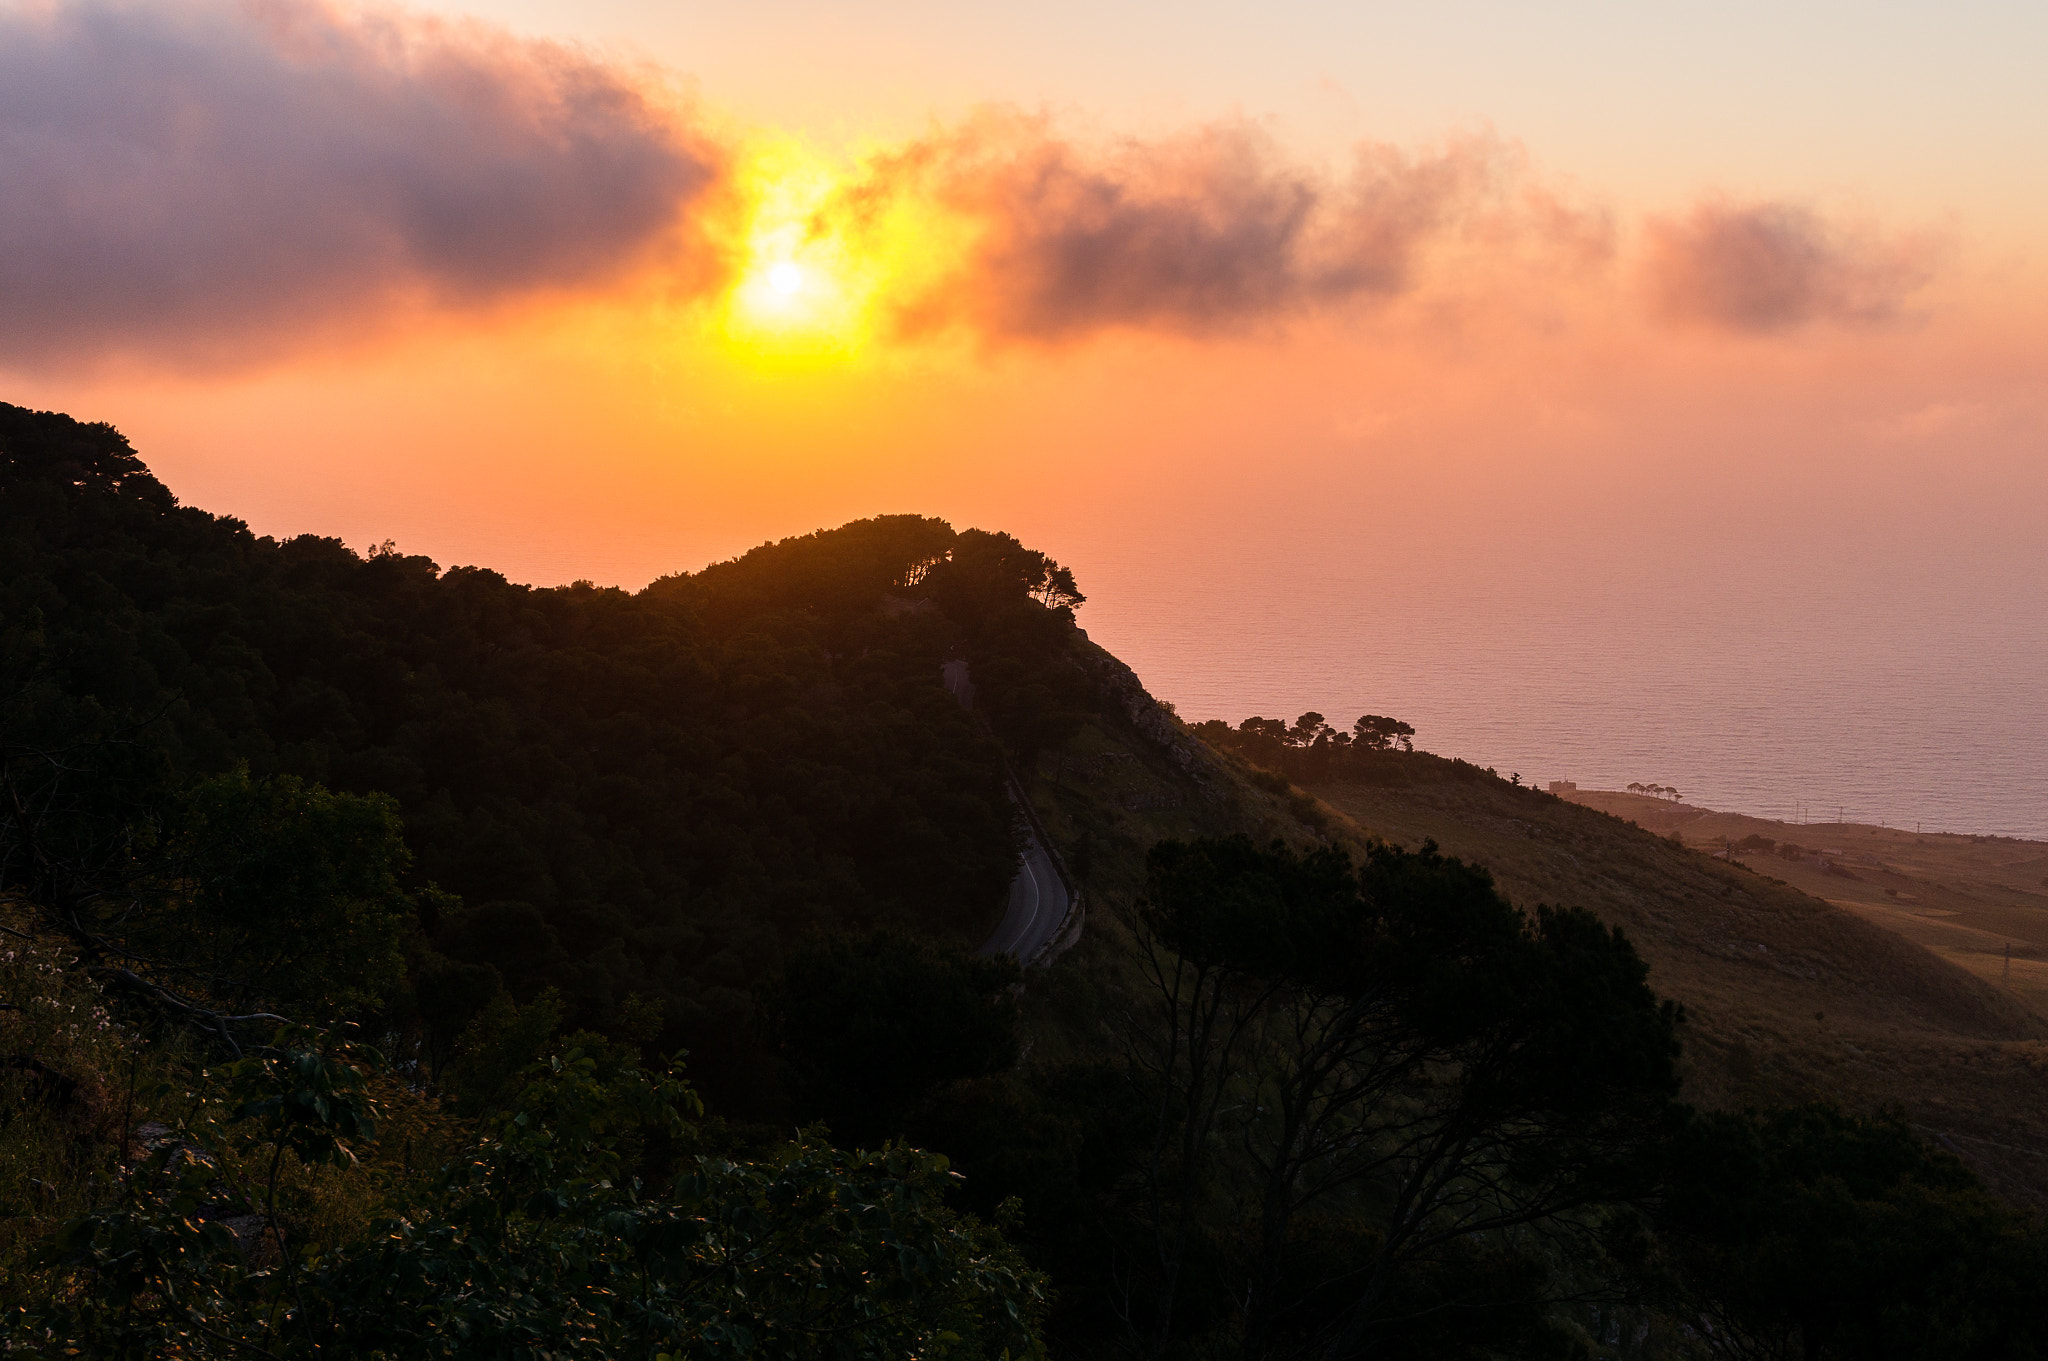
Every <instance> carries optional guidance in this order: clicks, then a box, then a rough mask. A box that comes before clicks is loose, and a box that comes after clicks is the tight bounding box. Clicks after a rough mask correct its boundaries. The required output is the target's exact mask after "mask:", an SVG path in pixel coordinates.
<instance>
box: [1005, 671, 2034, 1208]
mask: <svg viewBox="0 0 2048 1361" xmlns="http://www.w3.org/2000/svg"><path fill="white" fill-rule="evenodd" d="M1081 652H1082V653H1083V654H1084V655H1085V657H1086V659H1087V661H1088V664H1089V665H1091V666H1092V667H1094V668H1096V669H1097V671H1098V677H1097V678H1098V681H1099V682H1100V684H1101V687H1102V689H1103V690H1104V692H1105V693H1106V694H1108V695H1110V696H1111V697H1112V698H1113V699H1114V700H1115V702H1114V703H1112V704H1110V705H1108V706H1106V707H1107V709H1108V710H1109V712H1108V713H1107V714H1105V716H1103V717H1102V718H1100V719H1099V720H1098V721H1096V722H1093V723H1091V724H1089V725H1088V726H1087V727H1085V728H1084V729H1083V730H1082V731H1081V732H1080V733H1079V734H1077V735H1076V736H1075V737H1074V738H1073V739H1072V740H1071V741H1069V742H1067V743H1066V744H1064V746H1063V747H1062V748H1061V749H1059V750H1057V751H1052V752H1047V753H1045V754H1043V755H1042V756H1041V757H1040V758H1039V760H1038V761H1037V762H1036V764H1035V766H1034V767H1033V768H1032V769H1029V770H1024V771H1020V775H1022V777H1023V778H1024V780H1025V783H1026V786H1027V788H1028V790H1029V792H1030V795H1031V798H1032V802H1033V804H1034V806H1035V807H1036V808H1037V809H1038V811H1039V814H1040V816H1041V818H1042V820H1043V821H1044V822H1045V824H1046V827H1047V830H1048V832H1049V833H1050V835H1051V837H1052V840H1053V842H1054V845H1055V847H1056V848H1057V849H1058V850H1059V851H1060V852H1061V854H1062V855H1063V856H1065V857H1066V859H1067V861H1068V863H1069V864H1070V865H1071V866H1072V867H1073V868H1074V869H1075V871H1076V873H1077V876H1078V877H1079V878H1080V879H1081V880H1082V882H1083V889H1084V894H1085V897H1086V899H1087V903H1088V909H1089V919H1088V926H1087V930H1086V932H1085V934H1084V935H1083V937H1082V940H1081V943H1080V944H1079V945H1078V946H1077V947H1076V948H1075V949H1074V950H1073V951H1072V952H1070V953H1069V954H1068V955H1066V956H1065V957H1063V959H1062V960H1061V962H1060V966H1059V967H1058V968H1054V969H1052V970H1049V971H1047V972H1046V973H1043V974H1041V975H1038V976H1037V977H1036V978H1035V979H1034V981H1033V983H1032V985H1031V987H1030V989H1029V993H1028V995H1027V1006H1026V1022H1027V1027H1028V1030H1029V1032H1030V1035H1031V1040H1032V1055H1033V1060H1034V1061H1050V1062H1057V1061H1059V1060H1060V1059H1062V1058H1064V1057H1069V1056H1074V1055H1078V1054H1089V1053H1093V1054H1099V1053H1101V1052H1102V1048H1103V1046H1104V1045H1105V1044H1106V1043H1110V1042H1113V1036H1112V1028H1111V1026H1110V1024H1109V1022H1110V1018H1109V1017H1108V1016H1107V1015H1106V1014H1104V1011H1103V1008H1105V1007H1108V1006H1111V1005H1114V1001H1113V999H1114V998H1115V996H1116V995H1117V993H1118V988H1119V984H1120V981H1121V980H1120V978H1119V975H1120V973H1121V971H1122V966H1123V963H1124V961H1125V959H1126V956H1125V954H1124V951H1123V944H1124V936H1123V933H1122V930H1121V928H1120V926H1119V924H1118V923H1117V920H1116V915H1115V911H1114V909H1115V907H1116V906H1117V905H1118V904H1119V903H1122V902H1127V901H1128V900H1129V899H1130V897H1131V896H1133V895H1134V894H1135V893H1136V892H1137V891H1138V890H1139V888H1140V886H1141V884H1142V882H1143V870H1144V855H1145V851H1146V850H1147V849H1148V848H1149V847H1150V846H1151V845H1152V844H1153V843H1154V842H1156V841H1158V840H1159V839H1161V838H1163V837H1168V836H1183V837H1184V836H1191V835H1198V834H1225V833H1230V832H1239V831H1242V832H1248V833H1250V834H1252V835H1254V836H1256V837H1260V838H1262V839H1263V838H1266V837H1274V836H1279V837H1285V838H1286V839H1288V840H1290V841H1295V842H1297V843H1299V842H1306V841H1308V840H1312V839H1316V838H1320V837H1330V838H1334V839H1336V840H1339V841H1350V842H1354V843H1359V842H1362V841H1363V840H1364V839H1365V838H1366V837H1369V836H1378V837H1383V838H1386V839H1388V840H1392V841H1397V842H1401V843H1404V844H1407V845H1410V846H1415V845H1419V844H1420V843H1421V842H1422V841H1424V840H1426V839H1434V840H1435V841H1436V842H1437V843H1438V844H1439V845H1440V846H1442V847H1443V848H1444V849H1445V850H1446V851H1447V852H1449V853H1452V854H1455V855H1460V856H1463V857H1465V858H1467V859H1470V860H1474V861H1477V862H1479V863H1481V864H1484V865H1487V866H1488V867H1489V868H1491V869H1492V870H1493V872H1494V874H1495V876H1496V878H1497V879H1498V880H1499V882H1500V884H1501V887H1502V889H1503V890H1504V891H1505V892H1506V894H1507V895H1508V897H1509V898H1510V899H1512V900H1513V901H1515V902H1516V903H1519V904H1521V905H1523V906H1534V905H1535V904H1537V903H1556V904H1566V903H1569V904H1577V905H1580V906H1584V907H1587V908H1590V909H1592V910H1593V911H1594V912H1597V913H1599V914H1600V915H1601V916H1602V917H1603V918H1605V919H1606V920H1608V921H1610V922H1613V923H1615V924H1617V925H1619V926H1621V927H1623V928H1624V929H1625V930H1627V932H1628V933H1629V935H1630V937H1631V938H1632V939H1633V940H1634V941H1635V942H1636V944H1637V947H1638V948H1639V949H1640V950H1641V951H1642V952H1643V954H1644V956H1645V958H1646V959H1648V961H1649V963H1650V968H1651V976H1652V981H1653V983H1654V984H1655V986H1656V987H1657V988H1658V989H1659V990H1660V991H1661V992H1663V993H1664V994H1666V995H1667V996H1671V997H1675V998H1677V999H1678V1000H1679V1001H1681V1002H1683V1003H1684V1004H1685V1006H1686V1010H1687V1014H1688V1018H1689V1019H1688V1025H1687V1035H1686V1050H1687V1057H1686V1081H1687V1094H1688V1097H1689V1098H1690V1099H1691V1100H1693V1101H1694V1102H1696V1103H1698V1104H1701V1105H1710V1106H1743V1105H1752V1104H1754V1105H1763V1104H1770V1103H1775V1102H1783V1101H1798V1100H1804V1099H1809V1098H1813V1097H1827V1098H1831V1099H1834V1100H1837V1101H1840V1102H1842V1103H1843V1104H1845V1105H1848V1106H1850V1107H1853V1108H1858V1109H1870V1108H1874V1107H1877V1106H1881V1105H1886V1104H1896V1105H1898V1106H1900V1107H1902V1108H1904V1109H1905V1110H1906V1112H1907V1113H1908V1115H1909V1116H1910V1117H1911V1118H1912V1119H1913V1120H1914V1121H1915V1122H1916V1123H1917V1124H1919V1125H1920V1126H1921V1127H1922V1128H1924V1129H1925V1130H1926V1131H1927V1132H1928V1133H1929V1134H1930V1135H1932V1136H1934V1137H1936V1138H1939V1139H1941V1140H1943V1141H1945V1142H1947V1143H1948V1144H1949V1146H1951V1147H1952V1148H1954V1149H1955V1150H1957V1151H1958V1152H1960V1153H1962V1154H1963V1155H1964V1156H1965V1157H1966V1158H1967V1159H1968V1160H1969V1161H1970V1162H1971V1163H1972V1164H1973V1165H1974V1166H1976V1167H1977V1168H1978V1170H1979V1171H1980V1172H1982V1173H1983V1174H1984V1175H1985V1176H1986V1177H1987V1179H1989V1180H1991V1181H1992V1182H1993V1183H1994V1184H1995V1185H1998V1186H2000V1187H2002V1188H2003V1189H2005V1190H2006V1191H2007V1192H2008V1193H2010V1194H2013V1195H2014V1196H2016V1197H2018V1198H2021V1199H2025V1200H2030V1201H2034V1202H2035V1203H2041V1204H2048V1157H2044V1156H2043V1155H2042V1154H2041V1153H2038V1152H2035V1151H2034V1150H2041V1149H2048V1081H2044V1079H2048V1021H2044V1020H2043V1019H2042V1016H2041V1015H2040V1014H2038V1013H2037V1012H2035V1011H2034V1010H2033V1009H2032V1008H2031V1007H2029V1006H2028V1005H2027V1004H2026V1003H2025V1002H2024V1001H2023V1000H2022V999H2020V998H2019V997H2016V996H2015V995H2013V994H2012V993H2011V992H2009V991H2007V990H2005V989H2002V988H2000V987H1998V986H1995V985H1994V984H1993V983H1991V982H1987V981H1985V980H1984V979H1982V978H1979V977H1975V976H1972V975H1971V974H1970V973H1968V972H1966V971H1964V970H1963V969H1961V968H1958V967H1956V966H1955V965H1953V964H1950V963H1948V962H1946V961H1945V960H1943V959H1940V958H1937V957H1935V956H1934V955H1933V954H1930V953H1929V951H1928V950H1927V949H1924V948H1922V947H1921V946H1920V945H1918V944H1915V943H1914V942H1913V941H1910V940H1907V939H1905V938H1904V937H1902V936H1901V935H1899V934H1897V933H1895V932H1893V931H1890V930H1887V929H1884V928H1883V927H1881V926H1879V925H1875V924H1873V923H1872V922H1871V921H1869V920H1866V919H1865V918H1864V917H1862V916H1859V915H1856V914H1855V913H1852V912H1849V911H1844V910H1843V909H1842V908H1840V907H1837V906H1835V905H1833V904H1831V903H1829V902H1826V901H1823V900H1821V899H1820V898H1818V897H1815V896H1812V895H1811V894H1810V893H1807V892H1802V891H1800V888H1799V887H1796V886H1794V885H1792V884H1788V883H1785V882H1781V881H1780V879H1779V878H1777V877H1770V876H1771V875H1777V874H1780V873H1784V872H1785V871H1787V870H1788V868H1790V869H1796V868H1797V867H1787V866H1786V865H1785V862H1783V861H1780V860H1777V859H1775V858H1770V859H1768V860H1759V861H1758V863H1759V865H1762V866H1765V867H1766V868H1767V869H1768V870H1769V874H1764V873H1757V872H1755V871H1753V870H1751V869H1749V868H1747V867H1745V866H1743V865H1742V864H1740V863H1730V862H1727V861H1723V860H1717V859H1714V858H1713V857H1712V856H1710V855H1709V854H1707V853H1705V852H1704V851H1701V850H1694V849H1689V848H1687V847H1686V846H1683V845H1680V844H1678V843H1676V842H1675V841H1673V840H1672V839H1670V837H1669V836H1668V835H1659V834H1657V832H1656V831H1653V830H1646V829H1645V828H1644V827H1638V826H1635V825H1633V824H1631V823H1630V822H1628V821H1625V820H1624V819H1622V818H1620V817H1616V816H1612V815H1610V814H1608V813H1605V812H1602V811H1599V810H1597V809H1595V808H1591V807H1583V806H1580V805H1577V804H1572V803H1567V802H1564V801H1563V800H1560V799H1557V798H1554V797H1552V796H1550V795H1549V794H1546V793H1539V792H1537V791H1535V790H1531V789H1526V788H1515V787H1512V786H1510V785H1509V784H1508V783H1507V782H1506V781H1504V780H1500V779H1496V778H1494V777H1491V776H1488V775H1487V774H1486V773H1485V772H1484V771H1481V770H1478V769H1477V768H1475V767H1472V766H1469V765H1465V764H1463V763H1458V762H1452V761H1446V760H1443V759H1441V758H1438V757H1434V756H1429V755H1426V754H1422V753H1416V754H1414V755H1412V756H1401V755H1393V754H1390V755H1389V757H1388V758H1387V760H1386V761H1385V762H1384V763H1383V764H1384V772H1383V774H1382V776H1381V777H1379V778H1376V779H1375V780H1373V781H1371V782H1350V783H1341V784H1329V785H1318V786H1316V787H1315V788H1314V789H1313V790H1312V791H1310V792H1309V793H1304V792H1302V791H1300V790H1294V789H1291V788H1290V787H1288V786H1287V785H1286V784H1285V782H1284V781H1280V780H1278V779H1277V778H1275V777H1273V776H1271V775H1270V774H1267V773H1266V772H1262V771H1258V770H1256V769H1253V768H1251V767H1248V766H1246V765H1244V764H1243V763H1242V762H1239V761H1237V760H1235V759H1234V758H1226V757H1223V756H1221V755H1219V754H1218V753H1216V752H1214V751H1212V750H1210V749H1209V748H1208V747H1207V746H1206V745H1204V744H1202V743H1201V742H1199V741H1196V740H1195V739H1193V738H1191V737H1190V736H1189V735H1188V734H1187V733H1186V731H1185V730H1184V729H1182V728H1181V727H1180V725H1179V724H1177V723H1175V722H1174V721H1172V720H1171V719H1169V718H1167V717H1166V715H1165V714H1164V712H1163V711H1161V710H1160V709H1159V708H1158V707H1157V706H1156V705H1155V704H1154V703H1153V701H1152V700H1151V697H1150V696H1149V695H1147V694H1146V693H1145V692H1144V690H1143V687H1142V686H1141V685H1140V684H1139V683H1138V680H1137V678H1136V677H1135V676H1134V675H1132V674H1131V673H1130V672H1129V671H1128V669H1126V668H1124V667H1123V666H1122V664H1121V663H1119V662H1116V661H1115V659H1114V658H1112V657H1110V656H1109V654H1107V653H1104V652H1101V651H1100V650H1099V649H1096V648H1094V647H1093V646H1092V645H1087V644H1083V645H1082V647H1081ZM1311 794H1312V795H1313V797H1311ZM1619 797H1623V798H1626V797H1627V796H1619ZM1640 802H1641V803H1642V804H1644V805H1647V807H1645V808H1642V809H1637V810H1635V811H1637V812H1640V813H1643V814H1645V815H1649V814H1652V813H1656V812H1658V811H1659V810H1660V809H1663V808H1668V806H1665V805H1657V804H1656V803H1655V801H1652V800H1641V801H1640ZM1710 834H1711V835H1722V834H1723V833H1722V832H1721V831H1720V830H1719V829H1718V828H1715V829H1713V830H1712V832H1711V833H1710ZM1747 834H1748V833H1747V831H1739V832H1737V833H1736V835H1737V837H1738V838H1739V836H1741V835H1747ZM1765 834H1766V835H1776V834H1775V833H1770V832H1766V833H1765ZM1702 835H1703V836H1704V835H1709V833H1707V832H1702ZM1777 839H1780V840H1783V839H1785V838H1784V837H1782V836H1779V837H1778V838H1777ZM1794 839H1799V838H1796V837H1795V838H1794ZM1818 840H1819V839H1818V838H1808V839H1805V840H1802V844H1812V843H1816V842H1818ZM1825 844H1826V845H1827V846H1829V847H1833V846H1834V845H1835V840H1834V839H1830V840H1827V841H1826V843H1825ZM1847 849H1852V850H1853V849H1855V848H1847ZM2007 849H2008V850H2011V849H2012V848H2011V847H2008V848H2007ZM2015 855H2016V856H2017V858H2016V859H2015V860H2014V865H2013V866H2010V867H2008V868H2007V869H2006V871H2005V872H2004V878H2005V879H2006V880H2010V881H2011V882H2010V883H2008V884H2007V888H2008V889H2009V890H2011V891H2014V892H2017V891H2020V888H2021V881H2022V880H2024V879H2025V878H2026V876H2028V875H2029V874H2032V875H2033V876H2034V878H2036V879H2038V877H2039V874H2040V873H2048V866H2044V867H2042V868H2041V870H2040V871H2038V872H2036V871H2034V870H2032V869H2030V868H2029V866H2028V865H2027V864H2024V863H2021V862H2022V861H2024V860H2025V858H2026V857H2025V856H2024V855H2020V854H2018V852H2015ZM1856 872H1857V873H1862V872H1863V871H1862V870H1860V869H1859V870H1857V871H1856ZM1822 873H1823V872H1822V871H1819V870H1818V869H1816V870H1814V874H1815V875H1821V874H1822ZM2014 876H2019V878H2015V877H2014ZM1787 877H1789V875H1787ZM1952 877H1953V876H1952ZM1825 878H1826V883H1827V885H1829V886H1849V887H1853V884H1852V881H1849V880H1846V879H1842V878H1840V877H1839V876H1825ZM1885 886H1888V885H1885V884H1879V885H1877V886H1876V888H1877V892H1878V896H1880V897H1882V896H1883V895H1882V893H1881V890H1882V888H1883V887H1885ZM1923 890H1924V886H1923ZM1885 901H1886V902H1887V903H1888V904H1889V903H1891V901H1892V900H1890V899H1885Z"/></svg>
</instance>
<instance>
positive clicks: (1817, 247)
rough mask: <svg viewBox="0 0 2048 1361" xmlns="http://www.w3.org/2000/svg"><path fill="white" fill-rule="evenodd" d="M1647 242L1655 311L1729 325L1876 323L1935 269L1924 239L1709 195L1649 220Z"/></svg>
mask: <svg viewBox="0 0 2048 1361" xmlns="http://www.w3.org/2000/svg"><path fill="white" fill-rule="evenodd" d="M1648 247H1649V249H1648V254H1647V256H1646V262H1645V268H1646V270H1647V275H1648V282H1649V287H1650V290H1651V294H1652V297H1653V299H1654V302H1655V304H1656V306H1657V308H1658V310H1659V311H1660V312H1662V313H1663V314H1664V315H1665V316H1667V317H1670V318H1673V319H1675V320H1681V321H1691V322H1702V323H1705V324H1707V325H1711V326H1716V327H1720V328H1722V329H1725V330H1730V331H1741V332H1750V333H1767V332H1773V331H1786V330H1791V329H1793V328H1796V327H1799V326H1804V325H1806V324H1808V323H1811V322H1823V321H1825V322H1836V323H1841V324H1846V325H1851V326H1870V325H1878V324H1882V323H1884V322H1888V321H1892V320H1895V319H1897V318H1898V317H1900V316H1902V315H1904V312H1905V307H1906V304H1907V302H1908V300H1909V299H1910V298H1911V296H1912V294H1913V293H1914V292H1916V291H1917V290H1918V289H1920V288H1921V287H1922V286H1924V285H1925V284H1926V283H1927V282H1928V280H1929V278H1931V277H1932V261H1931V258H1930V256H1931V250H1930V248H1929V244H1928V243H1927V242H1925V241H1922V240H1914V239H1904V238H1902V239H1895V240H1877V239H1873V238H1871V237H1868V236H1861V235H1857V234H1853V233H1850V232H1847V231H1844V230H1842V229H1840V228H1838V227H1835V226H1833V225H1831V224H1829V223H1828V222H1826V221H1825V220H1823V219H1822V218H1821V217H1819V216H1818V215H1817V214H1815V213H1813V212H1811V211H1809V210H1807V209H1805V208H1800V207H1796V206H1792V205H1788V204H1782V203H1756V204H1729V203H1705V204H1701V205H1700V206H1698V207H1696V208H1694V209H1693V210H1692V211H1691V212H1690V213H1688V214H1686V215H1685V216H1683V217H1677V218H1661V219H1655V220H1653V221H1651V223H1650V224H1649V229H1648Z"/></svg>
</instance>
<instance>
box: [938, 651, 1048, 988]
mask: <svg viewBox="0 0 2048 1361" xmlns="http://www.w3.org/2000/svg"><path fill="white" fill-rule="evenodd" d="M944 676H945V681H946V688H947V689H948V690H951V691H952V692H953V698H955V699H957V700H959V701H960V707H961V708H963V709H972V708H973V707H974V682H973V681H972V680H971V679H969V677H968V674H967V663H966V662H963V661H951V662H947V663H946V665H945V671H944ZM1010 797H1011V798H1013V799H1015V798H1018V797H1019V794H1018V791H1017V790H1016V789H1014V788H1012V789H1011V791H1010ZM1025 836H1026V837H1027V838H1028V839H1027V840H1026V841H1025V843H1024V856H1023V858H1022V859H1021V860H1019V861H1018V862H1017V874H1016V877H1015V878H1013V879H1011V880H1010V905H1009V906H1008V907H1007V908H1005V909H1004V910H1003V919H1002V920H1001V921H1000V922H998V923H996V929H995V931H994V932H993V933H992V934H991V935H990V936H989V938H988V939H987V940H985V941H983V942H982V943H981V948H980V949H978V950H976V951H975V952H974V953H976V954H978V955H1003V954H1006V955H1009V956H1010V957H1011V958H1013V959H1015V960H1016V961H1017V962H1018V963H1020V964H1023V963H1028V962H1029V961H1030V960H1031V958H1032V957H1033V956H1035V955H1036V954H1037V953H1038V952H1039V951H1040V950H1043V949H1044V948H1045V947H1046V943H1047V942H1049V941H1050V940H1051V939H1052V938H1053V937H1054V936H1055V935H1057V934H1058V933H1059V929H1060V925H1061V923H1063V922H1065V921H1066V919H1067V909H1068V908H1069V907H1071V906H1072V905H1073V904H1072V902H1071V900H1070V899H1069V897H1068V895H1067V886H1066V883H1065V882H1064V881H1063V880H1062V879H1061V878H1060V872H1059V871H1058V870H1057V869H1054V868H1053V863H1052V857H1051V856H1050V855H1048V854H1047V853H1046V850H1045V843H1044V842H1042V841H1040V840H1039V839H1038V829H1037V828H1036V827H1033V826H1031V825H1030V824H1029V823H1028V822H1027V823H1026V825H1025Z"/></svg>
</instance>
